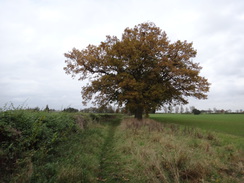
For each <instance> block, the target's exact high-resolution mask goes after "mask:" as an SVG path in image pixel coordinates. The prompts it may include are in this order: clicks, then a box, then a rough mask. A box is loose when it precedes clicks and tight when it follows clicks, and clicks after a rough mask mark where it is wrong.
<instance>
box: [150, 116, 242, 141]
mask: <svg viewBox="0 0 244 183" xmlns="http://www.w3.org/2000/svg"><path fill="white" fill-rule="evenodd" d="M150 118H152V119H155V120H157V121H160V122H163V123H175V124H180V125H187V126H193V127H199V128H202V129H205V130H213V131H216V132H222V133H227V134H231V135H236V136H241V137H244V114H202V115H193V114H151V115H150Z"/></svg>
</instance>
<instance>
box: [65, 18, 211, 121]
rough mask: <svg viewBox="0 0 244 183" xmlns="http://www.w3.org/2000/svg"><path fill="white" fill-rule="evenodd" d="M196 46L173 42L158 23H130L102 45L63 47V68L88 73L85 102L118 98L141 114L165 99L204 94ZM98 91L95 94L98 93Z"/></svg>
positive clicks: (166, 101)
mask: <svg viewBox="0 0 244 183" xmlns="http://www.w3.org/2000/svg"><path fill="white" fill-rule="evenodd" d="M196 54H197V51H196V50H195V49H194V48H193V47H192V43H188V42H187V41H179V40H178V41H176V42H171V41H170V40H169V39H168V37H167V34H166V33H165V32H164V31H162V30H161V29H160V28H159V27H156V25H155V24H154V23H151V22H147V23H142V24H139V25H137V26H135V27H134V28H126V29H125V30H124V33H123V34H122V38H121V39H118V38H117V37H116V36H107V38H106V40H105V41H104V42H101V43H100V44H99V45H98V46H95V45H88V46H87V47H86V48H85V49H82V50H78V49H76V48H73V50H72V51H70V52H68V53H65V54H64V55H65V57H66V58H67V59H66V61H65V62H66V64H67V66H66V67H64V70H65V71H66V73H67V74H71V75H72V77H74V76H76V75H78V76H79V80H85V79H89V81H90V82H89V83H88V84H87V85H86V86H84V87H83V88H82V97H83V99H84V102H87V101H90V100H91V99H92V98H93V96H94V103H96V104H98V105H106V104H108V103H117V104H118V105H120V106H125V107H126V108H127V109H128V110H129V111H130V112H133V113H134V114H135V117H136V118H138V119H141V118H142V114H143V112H145V113H146V114H148V112H149V111H150V110H154V109H158V108H160V107H162V106H163V105H165V104H172V103H181V104H186V103H187V97H190V96H192V97H195V98H197V99H206V98H207V95H206V92H208V91H209V85H210V84H209V83H208V81H207V79H205V78H204V77H201V76H199V72H200V70H201V67H200V66H199V64H198V63H194V62H193V61H192V58H194V57H195V56H196ZM95 94H96V95H95Z"/></svg>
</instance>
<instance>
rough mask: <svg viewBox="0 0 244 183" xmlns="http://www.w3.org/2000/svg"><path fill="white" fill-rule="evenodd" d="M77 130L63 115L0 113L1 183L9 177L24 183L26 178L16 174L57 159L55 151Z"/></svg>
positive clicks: (30, 112) (72, 121)
mask: <svg viewBox="0 0 244 183" xmlns="http://www.w3.org/2000/svg"><path fill="white" fill-rule="evenodd" d="M77 130H78V128H77V126H76V124H75V122H74V119H73V118H72V117H71V116H70V115H69V114H65V113H48V112H34V111H27V110H9V111H3V112H0V141H1V147H0V169H1V172H0V177H1V179H2V181H3V182H9V179H10V175H11V177H15V179H16V180H15V181H16V182H25V181H24V180H23V181H21V180H22V179H23V178H24V177H25V175H24V174H21V173H19V172H20V171H23V169H24V168H26V167H29V168H28V169H29V170H25V171H26V172H29V171H30V172H31V171H33V169H32V165H33V163H34V164H35V163H43V162H46V161H49V160H50V159H52V157H53V156H58V154H59V152H58V151H57V150H56V148H55V147H57V145H58V144H59V143H61V142H65V141H66V140H67V138H68V136H69V135H70V134H72V133H74V132H76V131H77ZM31 174H32V173H30V175H31ZM13 175H15V176H13ZM21 176H22V177H21Z"/></svg>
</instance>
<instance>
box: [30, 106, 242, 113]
mask: <svg viewBox="0 0 244 183" xmlns="http://www.w3.org/2000/svg"><path fill="white" fill-rule="evenodd" d="M26 110H32V111H46V112H55V111H56V110H55V109H50V108H49V106H48V105H46V107H45V108H44V109H40V108H39V107H34V108H27V109H26ZM162 110H163V111H161V112H163V113H175V114H191V113H192V114H195V115H198V114H244V111H243V110H242V109H240V110H236V111H232V110H230V109H229V110H224V109H220V110H219V109H217V108H213V109H210V108H209V109H207V110H199V109H197V108H195V107H194V106H190V107H187V106H186V107H184V106H182V105H181V106H171V105H169V106H163V107H162ZM61 111H63V112H83V113H123V114H129V115H132V114H131V113H130V111H129V110H128V109H127V108H126V107H121V108H115V107H113V106H111V105H108V106H102V107H88V108H84V109H81V110H79V109H76V108H73V107H67V108H65V109H63V110H61ZM150 113H151V114H152V113H156V110H151V111H150Z"/></svg>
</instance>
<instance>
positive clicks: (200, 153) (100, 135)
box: [0, 110, 244, 183]
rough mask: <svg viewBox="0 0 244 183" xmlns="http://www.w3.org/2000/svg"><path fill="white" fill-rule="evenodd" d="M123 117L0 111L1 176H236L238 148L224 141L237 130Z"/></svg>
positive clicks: (243, 169) (66, 180)
mask: <svg viewBox="0 0 244 183" xmlns="http://www.w3.org/2000/svg"><path fill="white" fill-rule="evenodd" d="M167 116H168V115H167ZM154 117H157V115H155V116H154ZM158 117H159V118H160V115H159V116H158ZM168 117H169V116H168ZM193 117H194V116H193ZM122 118H124V117H123V116H121V115H101V114H100V115H97V114H81V113H75V114H69V113H45V112H30V111H23V110H22V111H6V112H2V113H0V130H1V132H2V133H0V135H2V136H1V137H3V138H4V141H3V142H4V143H2V144H1V146H0V161H1V162H4V163H5V165H4V166H2V164H1V166H2V167H1V169H0V174H1V176H0V183H5V182H10V183H12V182H18V183H22V182H23V183H25V182H30V183H32V182H33V183H34V182H35V183H44V182H46V183H83V182H84V183H87V182H91V183H93V182H94V183H99V182H100V183H101V182H107V183H114V182H129V183H136V182H140V183H148V182H149V183H150V182H153V183H154V182H164V183H171V182H175V183H195V182H211V183H212V182H213V183H217V182H223V183H228V182H233V183H239V182H242V180H243V178H244V177H243V175H244V159H243V157H244V156H243V155H244V154H243V151H242V150H240V149H239V148H238V146H237V145H236V144H235V143H234V144H233V143H230V142H232V141H234V139H233V138H234V137H235V138H237V139H238V138H243V137H241V136H234V135H228V134H226V133H224V132H222V133H220V134H219V133H216V132H213V131H212V130H201V129H198V128H192V127H185V126H183V127H182V126H180V125H176V124H172V123H171V122H170V121H169V120H168V122H167V123H159V122H156V121H153V120H150V119H144V120H143V121H137V120H135V119H133V118H125V119H124V120H122V121H121V119H122ZM176 121H178V120H176ZM10 152H11V153H10ZM10 155H11V156H10ZM13 158H14V159H13ZM9 163H12V164H9ZM10 165H11V166H10ZM3 170H4V171H3Z"/></svg>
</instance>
